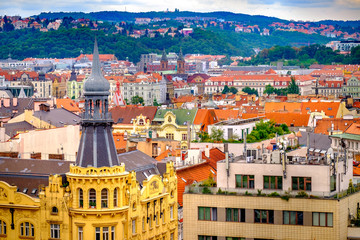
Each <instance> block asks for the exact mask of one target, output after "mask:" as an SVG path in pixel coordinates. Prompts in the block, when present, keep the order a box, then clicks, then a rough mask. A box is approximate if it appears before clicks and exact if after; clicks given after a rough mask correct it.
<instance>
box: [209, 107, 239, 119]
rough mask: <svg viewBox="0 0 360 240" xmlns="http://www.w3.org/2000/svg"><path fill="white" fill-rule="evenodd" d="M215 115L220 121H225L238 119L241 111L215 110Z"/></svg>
mask: <svg viewBox="0 0 360 240" xmlns="http://www.w3.org/2000/svg"><path fill="white" fill-rule="evenodd" d="M214 112H215V115H216V117H217V119H218V121H224V120H229V119H238V118H239V116H240V115H239V114H240V110H233V109H214Z"/></svg>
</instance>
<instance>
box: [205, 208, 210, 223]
mask: <svg viewBox="0 0 360 240" xmlns="http://www.w3.org/2000/svg"><path fill="white" fill-rule="evenodd" d="M205 220H210V208H208V207H207V208H205Z"/></svg>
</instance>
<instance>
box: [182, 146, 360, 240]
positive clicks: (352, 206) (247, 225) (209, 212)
mask: <svg viewBox="0 0 360 240" xmlns="http://www.w3.org/2000/svg"><path fill="white" fill-rule="evenodd" d="M317 154H318V156H317V157H315V156H314V157H312V158H308V159H307V158H305V157H292V158H290V157H286V156H285V155H284V154H283V152H281V151H278V150H276V151H273V153H272V157H271V158H267V159H262V157H261V155H260V157H259V158H256V159H253V160H251V161H249V160H248V159H245V158H244V157H240V156H239V157H235V158H228V159H229V160H222V161H219V162H218V163H217V173H216V174H217V175H216V176H217V177H216V179H217V187H207V188H206V189H205V190H204V187H198V186H190V187H188V188H187V190H185V194H184V196H183V206H184V207H183V216H184V225H183V232H184V239H188V240H192V239H194V240H195V239H206V240H207V239H216V240H233V239H236V240H238V239H246V240H255V239H357V238H356V237H357V236H359V235H358V233H359V230H360V229H359V228H353V227H350V224H349V223H350V220H351V219H355V218H357V216H358V209H359V203H360V192H355V193H352V194H347V191H348V188H349V183H351V179H352V177H353V173H352V158H347V159H346V160H345V159H344V158H343V157H340V158H339V160H338V163H336V162H337V160H336V159H337V156H336V154H335V156H334V154H329V156H327V155H321V153H320V152H319V153H317ZM293 156H295V155H293Z"/></svg>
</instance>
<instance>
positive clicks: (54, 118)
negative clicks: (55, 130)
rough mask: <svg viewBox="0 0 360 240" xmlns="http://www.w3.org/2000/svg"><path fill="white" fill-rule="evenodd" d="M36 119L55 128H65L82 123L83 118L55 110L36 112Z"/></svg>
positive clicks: (62, 109)
mask: <svg viewBox="0 0 360 240" xmlns="http://www.w3.org/2000/svg"><path fill="white" fill-rule="evenodd" d="M33 116H34V117H36V118H38V119H41V120H42V121H44V122H47V123H49V124H51V125H53V126H55V127H64V126H65V125H77V124H79V123H80V121H81V117H80V116H78V115H76V114H74V113H72V112H70V111H68V110H66V109H64V108H55V109H51V110H50V111H48V112H45V111H36V112H34V114H33Z"/></svg>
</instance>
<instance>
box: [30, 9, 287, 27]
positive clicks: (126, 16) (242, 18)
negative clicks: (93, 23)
mask: <svg viewBox="0 0 360 240" xmlns="http://www.w3.org/2000/svg"><path fill="white" fill-rule="evenodd" d="M38 16H39V18H46V19H60V18H64V17H72V18H74V19H78V18H88V19H91V20H103V21H112V22H121V21H135V18H170V19H175V18H181V17H182V18H184V17H198V18H214V19H224V20H225V21H235V22H241V23H244V24H257V25H259V26H260V27H266V26H268V25H269V24H271V23H273V22H288V21H286V20H282V19H279V18H275V17H266V16H260V15H254V16H253V15H247V14H242V13H232V12H208V13H201V12H189V11H176V12H140V13H135V12H121V11H101V12H90V13H83V12H48V13H45V12H42V13H41V14H39V15H38ZM33 17H37V16H33Z"/></svg>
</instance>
